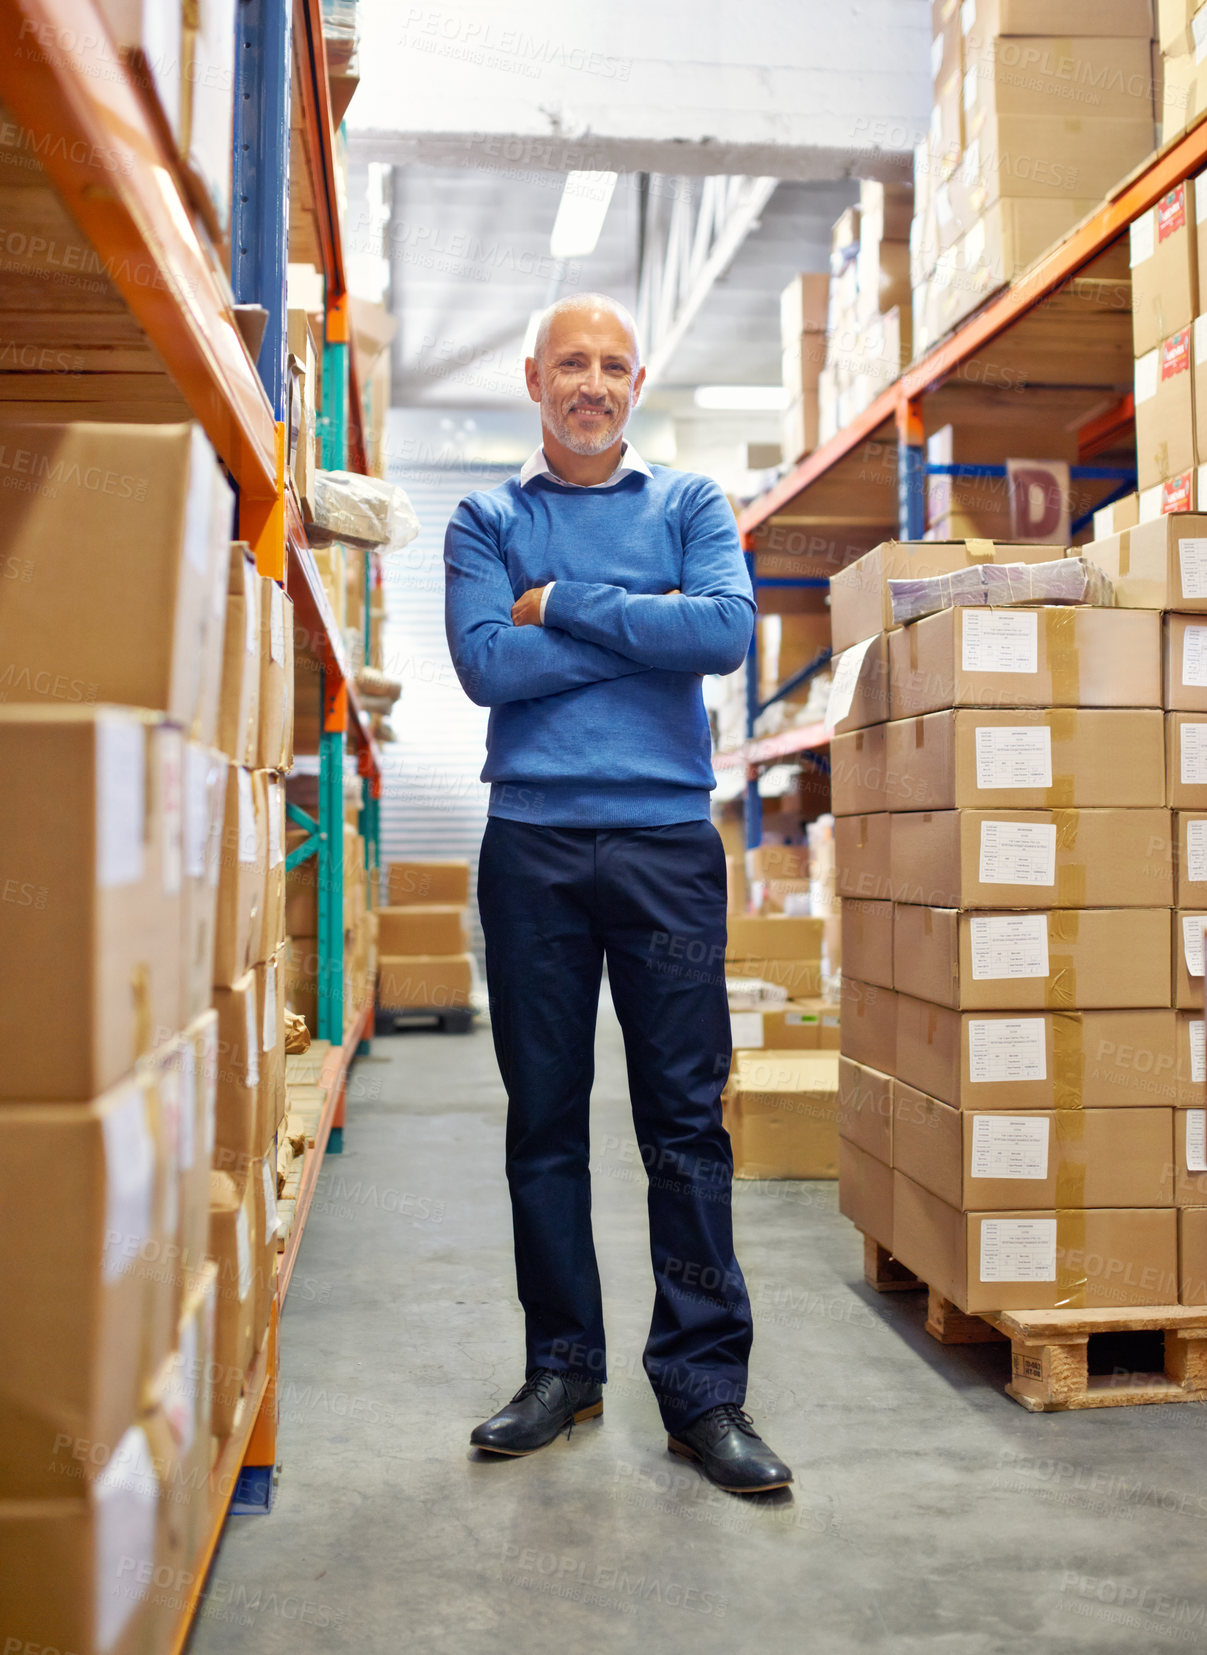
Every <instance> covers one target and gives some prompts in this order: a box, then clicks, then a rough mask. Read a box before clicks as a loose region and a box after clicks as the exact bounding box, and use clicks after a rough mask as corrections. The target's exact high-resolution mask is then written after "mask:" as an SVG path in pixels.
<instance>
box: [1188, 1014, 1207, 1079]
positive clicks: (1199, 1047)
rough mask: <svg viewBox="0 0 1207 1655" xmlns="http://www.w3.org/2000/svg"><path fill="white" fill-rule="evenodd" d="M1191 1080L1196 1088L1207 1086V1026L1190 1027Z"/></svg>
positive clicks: (1202, 1024)
mask: <svg viewBox="0 0 1207 1655" xmlns="http://www.w3.org/2000/svg"><path fill="white" fill-rule="evenodd" d="M1190 1078H1191V1080H1192V1081H1193V1082H1194V1083H1195V1085H1196V1086H1203V1085H1205V1084H1207V1024H1204V1023H1192V1024H1191V1025H1190Z"/></svg>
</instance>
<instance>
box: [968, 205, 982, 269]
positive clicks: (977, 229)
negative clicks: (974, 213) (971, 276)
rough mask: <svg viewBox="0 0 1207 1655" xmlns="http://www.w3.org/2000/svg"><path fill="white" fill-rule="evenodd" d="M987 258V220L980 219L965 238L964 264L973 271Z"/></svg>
mask: <svg viewBox="0 0 1207 1655" xmlns="http://www.w3.org/2000/svg"><path fill="white" fill-rule="evenodd" d="M984 256H985V220H984V219H983V218H978V219H977V221H976V223H975V224H974V225H973V226H972V228H971V229H970V230H969V231H968V232H967V234H966V235H965V237H964V263H965V268H966V269H969V270H971V269H973V268H974V267H975V266H976V265H978V264H979V263H980V262H981V260H982V258H983V257H984Z"/></svg>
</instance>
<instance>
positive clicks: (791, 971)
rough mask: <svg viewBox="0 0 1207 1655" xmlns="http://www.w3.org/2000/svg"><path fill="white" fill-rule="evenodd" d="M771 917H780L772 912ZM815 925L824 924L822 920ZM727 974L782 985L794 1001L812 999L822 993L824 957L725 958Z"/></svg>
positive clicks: (762, 955)
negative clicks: (799, 958) (784, 958)
mask: <svg viewBox="0 0 1207 1655" xmlns="http://www.w3.org/2000/svg"><path fill="white" fill-rule="evenodd" d="M770 917H772V918H777V917H779V916H776V915H773V916H770ZM814 923H815V924H817V925H819V926H822V925H824V924H825V922H824V921H822V920H817V921H815V922H814ZM725 976H726V978H727V979H729V978H733V977H753V978H757V979H759V980H761V981H762V982H765V983H774V984H775V985H776V986H777V987H778V988H782V989H784V990H785V992H786V993H787V995H788V998H789V999H791V1000H801V999H812V998H814V997H816V996H817V995H819V994H820V993H821V979H822V960H821V955H820V954H818V955H817V956H815V957H814V958H812V959H807V960H777V959H769V958H768V957H767V956H766V955H765V954H761V955H759V957H758V958H757V959H749V960H730V959H727V960H726V961H725Z"/></svg>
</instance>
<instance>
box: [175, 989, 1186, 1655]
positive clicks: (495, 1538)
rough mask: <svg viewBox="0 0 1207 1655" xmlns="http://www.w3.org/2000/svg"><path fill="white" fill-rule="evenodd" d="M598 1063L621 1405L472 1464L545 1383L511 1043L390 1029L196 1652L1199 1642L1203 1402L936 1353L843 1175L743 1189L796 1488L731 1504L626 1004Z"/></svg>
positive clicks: (315, 1220)
mask: <svg viewBox="0 0 1207 1655" xmlns="http://www.w3.org/2000/svg"><path fill="white" fill-rule="evenodd" d="M599 1045H600V1049H599V1069H598V1080H597V1083H596V1091H595V1111H596V1113H595V1121H596V1126H595V1153H594V1160H595V1164H596V1179H595V1211H596V1237H597V1245H598V1249H599V1254H600V1265H601V1270H602V1273H603V1279H604V1291H605V1297H606V1302H607V1308H608V1331H609V1341H610V1346H611V1350H610V1366H611V1370H612V1375H613V1377H612V1379H611V1381H610V1383H609V1385H608V1388H607V1392H606V1405H605V1416H604V1418H603V1420H602V1421H600V1422H591V1423H589V1424H585V1425H583V1426H580V1427H578V1428H576V1430H575V1432H574V1435H573V1437H572V1439H571V1440H569V1441H566V1440H564V1439H563V1440H560V1441H559V1442H557V1443H555V1444H554V1445H553V1446H551V1447H550V1448H547V1449H545V1450H544V1451H543V1452H542V1453H540V1454H539V1455H536V1456H534V1457H533V1458H530V1459H525V1460H484V1461H481V1462H479V1461H477V1460H476V1459H475V1458H473V1457H471V1451H470V1450H469V1448H468V1446H467V1441H466V1439H467V1435H468V1432H469V1430H470V1428H471V1426H472V1425H473V1424H474V1423H475V1422H476V1421H477V1420H478V1419H480V1418H482V1417H483V1416H485V1415H486V1414H488V1413H490V1412H492V1411H493V1410H494V1409H495V1408H496V1407H498V1406H499V1405H500V1404H501V1403H502V1402H503V1401H504V1400H506V1398H507V1397H509V1396H510V1395H511V1393H512V1392H513V1391H514V1390H515V1388H516V1386H517V1385H518V1384H519V1382H520V1379H521V1377H522V1366H523V1358H522V1341H521V1323H520V1314H519V1310H518V1307H517V1306H516V1304H515V1302H514V1297H513V1293H514V1280H513V1275H512V1264H511V1253H510V1229H509V1219H508V1210H507V1201H506V1190H505V1185H504V1181H503V1173H502V1154H503V1100H502V1095H501V1088H500V1085H499V1081H498V1077H497V1074H496V1071H495V1067H494V1059H493V1054H492V1050H491V1044H490V1035H489V1031H488V1030H487V1029H485V1028H484V1027H483V1028H481V1029H479V1030H478V1031H477V1032H475V1033H474V1034H472V1035H469V1036H466V1037H461V1038H458V1037H455V1036H442V1035H438V1034H408V1035H402V1036H395V1037H393V1038H391V1039H386V1040H380V1041H378V1042H376V1043H375V1048H374V1052H375V1055H374V1057H373V1058H372V1059H369V1060H366V1061H362V1062H361V1063H360V1064H358V1066H357V1068H356V1070H355V1072H354V1084H353V1095H352V1096H351V1097H350V1101H349V1110H348V1128H347V1134H346V1144H347V1148H346V1152H345V1154H344V1156H343V1157H342V1159H334V1158H333V1159H331V1160H329V1161H328V1162H327V1164H326V1167H325V1168H324V1171H323V1175H322V1181H321V1183H320V1185H319V1189H318V1193H317V1197H316V1205H315V1208H314V1210H313V1211H312V1213H311V1216H310V1221H309V1224H308V1227H307V1231H306V1237H305V1242H304V1245H303V1248H302V1252H301V1255H300V1258H299V1261H298V1267H297V1271H296V1273H295V1275H294V1278H293V1284H292V1286H291V1289H290V1294H289V1300H288V1305H287V1309H286V1313H285V1319H284V1324H283V1330H282V1344H283V1355H282V1368H283V1386H282V1406H281V1436H280V1460H281V1467H282V1469H281V1475H280V1486H279V1489H278V1494H277V1502H276V1508H275V1510H274V1512H273V1513H272V1515H271V1516H269V1517H242V1518H234V1519H232V1520H231V1521H230V1522H229V1523H228V1525H227V1530H226V1533H225V1536H224V1539H223V1542H222V1546H221V1550H220V1552H219V1555H218V1559H217V1563H216V1566H215V1569H214V1572H213V1576H212V1578H211V1582H210V1585H209V1588H208V1593H207V1597H206V1600H205V1602H204V1604H203V1606H202V1609H201V1612H200V1616H199V1619H198V1621H197V1623H196V1629H195V1633H194V1636H193V1640H192V1646H191V1647H192V1655H220V1652H221V1655H225V1652H227V1651H235V1650H238V1651H240V1652H243V1655H246V1652H248V1651H251V1652H253V1655H278V1652H282V1655H284V1652H286V1651H288V1652H290V1655H307V1652H309V1651H311V1650H313V1651H323V1652H329V1651H348V1652H355V1655H377V1652H381V1655H394V1652H396V1651H399V1650H406V1651H416V1652H427V1651H434V1650H448V1651H452V1652H455V1655H499V1652H503V1655H508V1652H510V1651H512V1650H524V1651H526V1652H531V1655H588V1652H590V1655H598V1652H601V1651H611V1650H620V1649H624V1648H628V1647H629V1646H630V1645H631V1644H632V1643H633V1642H634V1641H635V1640H637V1639H640V1640H642V1641H643V1642H644V1643H645V1644H646V1646H647V1647H649V1648H650V1649H652V1650H654V1651H656V1652H659V1655H661V1652H664V1651H666V1652H671V1651H676V1650H680V1649H683V1650H688V1649H690V1650H691V1651H692V1652H693V1655H722V1652H724V1655H730V1652H731V1651H733V1650H735V1649H738V1650H743V1651H744V1650H751V1649H757V1650H759V1651H760V1652H761V1655H781V1652H782V1655H789V1652H790V1651H791V1652H793V1655H795V1652H796V1651H798V1650H800V1649H801V1648H806V1649H810V1650H816V1651H820V1652H824V1655H846V1652H848V1651H851V1652H854V1651H861V1652H864V1651H886V1652H888V1651H891V1652H892V1655H911V1652H915V1651H917V1652H922V1651H925V1652H926V1655H942V1652H944V1651H951V1652H958V1655H990V1652H994V1655H996V1652H1002V1655H1007V1652H1008V1655H1018V1651H1019V1650H1020V1649H1027V1650H1031V1651H1037V1652H1041V1655H1049V1652H1051V1651H1056V1650H1087V1651H1094V1652H1099V1651H1107V1650H1124V1649H1126V1650H1129V1651H1134V1650H1137V1649H1138V1650H1149V1649H1153V1648H1165V1647H1179V1646H1181V1647H1189V1648H1200V1649H1201V1648H1204V1647H1207V1575H1205V1572H1204V1568H1203V1557H1204V1533H1205V1528H1207V1525H1205V1522H1204V1519H1205V1518H1207V1492H1204V1491H1205V1489H1207V1482H1205V1480H1204V1475H1203V1459H1202V1443H1203V1431H1202V1427H1203V1416H1202V1414H1201V1412H1200V1410H1199V1408H1198V1407H1197V1406H1194V1405H1188V1406H1178V1407H1147V1408H1123V1409H1111V1410H1099V1411H1095V1412H1089V1413H1080V1414H1052V1415H1029V1414H1027V1413H1025V1412H1024V1411H1023V1410H1022V1409H1021V1408H1020V1407H1019V1406H1018V1405H1017V1404H1016V1403H1014V1402H1012V1401H1010V1400H1009V1399H1008V1398H1007V1397H1006V1396H1004V1394H1003V1391H1002V1385H1003V1383H1004V1380H1005V1377H1006V1370H1007V1357H1006V1353H1005V1348H1004V1347H994V1346H979V1347H965V1348H962V1349H961V1348H958V1347H957V1348H948V1349H944V1348H941V1347H940V1346H938V1345H936V1344H935V1343H934V1342H933V1341H932V1340H931V1339H930V1338H928V1336H927V1335H926V1334H925V1333H924V1332H923V1329H922V1321H923V1310H924V1305H923V1301H922V1299H921V1298H920V1296H919V1295H917V1294H895V1295H886V1296H885V1297H883V1298H881V1297H878V1296H877V1295H875V1294H874V1293H872V1292H871V1291H870V1290H869V1289H868V1288H866V1287H865V1285H864V1283H863V1280H862V1274H861V1250H860V1246H859V1242H858V1238H857V1236H856V1234H855V1232H854V1231H853V1230H852V1229H851V1227H850V1226H849V1225H848V1224H847V1222H846V1221H845V1220H844V1219H842V1218H841V1217H840V1216H839V1214H838V1212H837V1208H836V1199H835V1197H836V1191H835V1187H834V1186H833V1185H830V1184H812V1185H810V1184H772V1183H766V1184H745V1185H742V1184H739V1185H738V1187H737V1192H736V1198H735V1216H736V1227H737V1233H738V1252H739V1257H740V1259H741V1261H742V1265H743V1268H744V1270H745V1273H746V1277H747V1280H748V1282H749V1284H750V1289H751V1295H752V1299H753V1302H754V1306H755V1314H756V1322H755V1329H756V1333H755V1349H754V1369H753V1378H752V1385H751V1393H750V1398H749V1401H748V1406H749V1407H750V1409H751V1411H752V1412H753V1413H754V1415H755V1418H756V1421H757V1423H758V1424H759V1426H760V1427H761V1429H762V1430H763V1432H764V1434H765V1435H766V1437H767V1439H768V1440H769V1441H770V1442H771V1443H772V1444H773V1445H774V1447H775V1448H776V1449H777V1450H778V1451H779V1452H780V1453H782V1454H783V1455H784V1456H785V1457H786V1458H787V1459H788V1461H789V1462H790V1463H791V1464H792V1465H793V1466H794V1468H795V1470H796V1474H797V1484H796V1488H795V1491H794V1493H793V1494H785V1495H784V1496H782V1497H781V1496H779V1495H770V1496H765V1497H764V1498H763V1499H762V1501H760V1502H757V1503H756V1502H755V1501H742V1500H737V1499H734V1498H733V1497H731V1496H728V1495H725V1494H722V1493H720V1492H719V1491H718V1490H715V1489H713V1488H712V1487H711V1486H710V1485H709V1484H707V1483H705V1482H704V1481H702V1480H701V1479H700V1477H699V1476H698V1474H697V1473H696V1472H695V1471H694V1470H692V1469H691V1468H690V1467H686V1466H684V1465H683V1464H682V1463H681V1462H679V1461H677V1460H672V1459H671V1458H670V1457H669V1456H668V1455H667V1453H666V1447H665V1437H664V1435H663V1433H662V1431H661V1429H660V1426H659V1420H658V1415H657V1412H656V1409H655V1407H654V1402H653V1398H652V1396H651V1394H650V1392H649V1390H648V1387H647V1385H646V1381H645V1378H644V1375H643V1374H642V1372H641V1367H640V1353H641V1347H642V1343H643V1339H644V1334H645V1328H646V1324H647V1321H648V1317H649V1309H650V1295H651V1284H650V1271H649V1261H648V1253H647V1243H646V1228H645V1200H644V1193H643V1173H642V1171H641V1168H640V1164H639V1162H638V1160H637V1158H636V1153H635V1150H634V1149H633V1146H632V1132H631V1127H630V1125H629V1122H628V1119H627V1102H626V1098H625V1089H624V1071H623V1065H622V1060H621V1049H620V1039H619V1033H618V1031H617V1029H616V1026H615V1022H614V1020H613V1018H612V1015H611V1012H610V1008H608V1007H606V1006H605V1008H604V1013H603V1015H602V1017H601V1033H600V1042H599Z"/></svg>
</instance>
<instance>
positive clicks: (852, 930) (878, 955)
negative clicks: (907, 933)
mask: <svg viewBox="0 0 1207 1655" xmlns="http://www.w3.org/2000/svg"><path fill="white" fill-rule="evenodd" d="M842 964H843V970H844V971H849V972H850V974H851V976H852V977H856V978H858V980H859V981H860V982H864V983H874V984H876V985H878V986H879V987H880V988H892V986H893V904H892V903H891V902H863V901H860V900H859V899H858V898H855V897H848V898H847V899H846V900H845V901H844V902H843V904H842Z"/></svg>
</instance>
